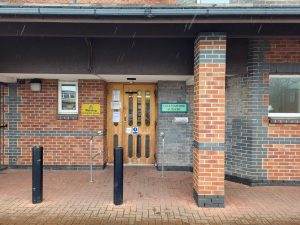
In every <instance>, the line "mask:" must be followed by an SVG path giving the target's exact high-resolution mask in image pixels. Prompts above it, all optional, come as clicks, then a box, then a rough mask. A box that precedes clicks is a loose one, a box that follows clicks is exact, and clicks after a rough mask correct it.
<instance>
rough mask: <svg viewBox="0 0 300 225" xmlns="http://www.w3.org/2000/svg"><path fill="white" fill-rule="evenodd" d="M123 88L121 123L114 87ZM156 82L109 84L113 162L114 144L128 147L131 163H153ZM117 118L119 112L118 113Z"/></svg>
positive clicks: (127, 157)
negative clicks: (117, 118)
mask: <svg viewBox="0 0 300 225" xmlns="http://www.w3.org/2000/svg"><path fill="white" fill-rule="evenodd" d="M114 90H115V91H118V90H119V91H120V101H121V108H120V110H119V115H120V121H119V123H116V122H115V123H114V122H113V113H114V112H115V115H116V114H118V112H117V111H118V110H116V109H112V103H111V102H112V98H113V97H112V95H113V91H114ZM155 90H156V85H155V84H109V90H108V95H109V96H108V104H107V105H108V114H109V115H108V120H107V123H108V124H107V128H108V134H107V135H108V137H107V138H108V149H109V162H110V163H111V162H113V147H114V146H116V145H117V146H121V147H123V148H124V162H125V163H127V164H153V163H154V154H155V152H156V115H157V112H156V97H155ZM115 121H117V120H116V116H115Z"/></svg>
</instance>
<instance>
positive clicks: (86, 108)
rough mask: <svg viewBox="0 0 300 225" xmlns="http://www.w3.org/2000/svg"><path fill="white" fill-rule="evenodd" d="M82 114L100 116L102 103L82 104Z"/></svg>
mask: <svg viewBox="0 0 300 225" xmlns="http://www.w3.org/2000/svg"><path fill="white" fill-rule="evenodd" d="M81 115H82V116H99V115H100V104H82V105H81Z"/></svg>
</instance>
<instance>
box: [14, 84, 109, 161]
mask: <svg viewBox="0 0 300 225" xmlns="http://www.w3.org/2000/svg"><path fill="white" fill-rule="evenodd" d="M78 92H79V95H78V96H79V99H78V101H79V104H78V111H79V114H78V120H58V119H57V115H58V113H57V111H58V81H57V80H43V83H42V91H41V92H32V91H31V90H30V84H29V81H26V84H23V85H19V86H18V96H20V97H21V103H20V104H19V105H18V112H19V113H21V121H20V122H19V123H18V130H19V131H66V132H68V131H99V130H106V83H105V82H104V81H99V80H79V81H78ZM82 103H100V105H101V115H100V116H82V115H81V104H82ZM89 138H90V137H77V136H76V137H75V136H72V135H70V136H50V135H49V136H46V135H43V136H28V135H27V136H21V137H20V139H19V140H18V147H20V148H21V151H22V153H21V156H20V157H18V159H17V164H19V165H29V164H31V147H32V146H33V145H42V146H44V155H45V156H44V164H45V165H86V164H87V163H88V162H89ZM93 151H94V154H96V153H98V152H100V154H99V156H97V157H96V158H95V163H96V164H97V165H103V164H104V163H105V162H106V161H107V149H106V138H105V137H95V138H94V144H93Z"/></svg>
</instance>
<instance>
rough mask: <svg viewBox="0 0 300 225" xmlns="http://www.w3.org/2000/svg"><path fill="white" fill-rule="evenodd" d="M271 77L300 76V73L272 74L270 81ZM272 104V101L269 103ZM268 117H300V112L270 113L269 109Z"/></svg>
mask: <svg viewBox="0 0 300 225" xmlns="http://www.w3.org/2000/svg"><path fill="white" fill-rule="evenodd" d="M271 78H299V79H300V75H296V74H286V75H283V74H270V76H269V83H270V79H271ZM269 99H270V92H269ZM268 105H270V103H269V104H268ZM268 117H269V118H300V112H299V113H269V110H268Z"/></svg>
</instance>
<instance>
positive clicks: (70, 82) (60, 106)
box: [58, 81, 78, 115]
mask: <svg viewBox="0 0 300 225" xmlns="http://www.w3.org/2000/svg"><path fill="white" fill-rule="evenodd" d="M64 84H73V85H74V84H75V87H76V98H75V100H76V110H63V109H62V98H61V95H62V85H64ZM58 114H69V115H70V114H73V115H74V114H78V81H58Z"/></svg>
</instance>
